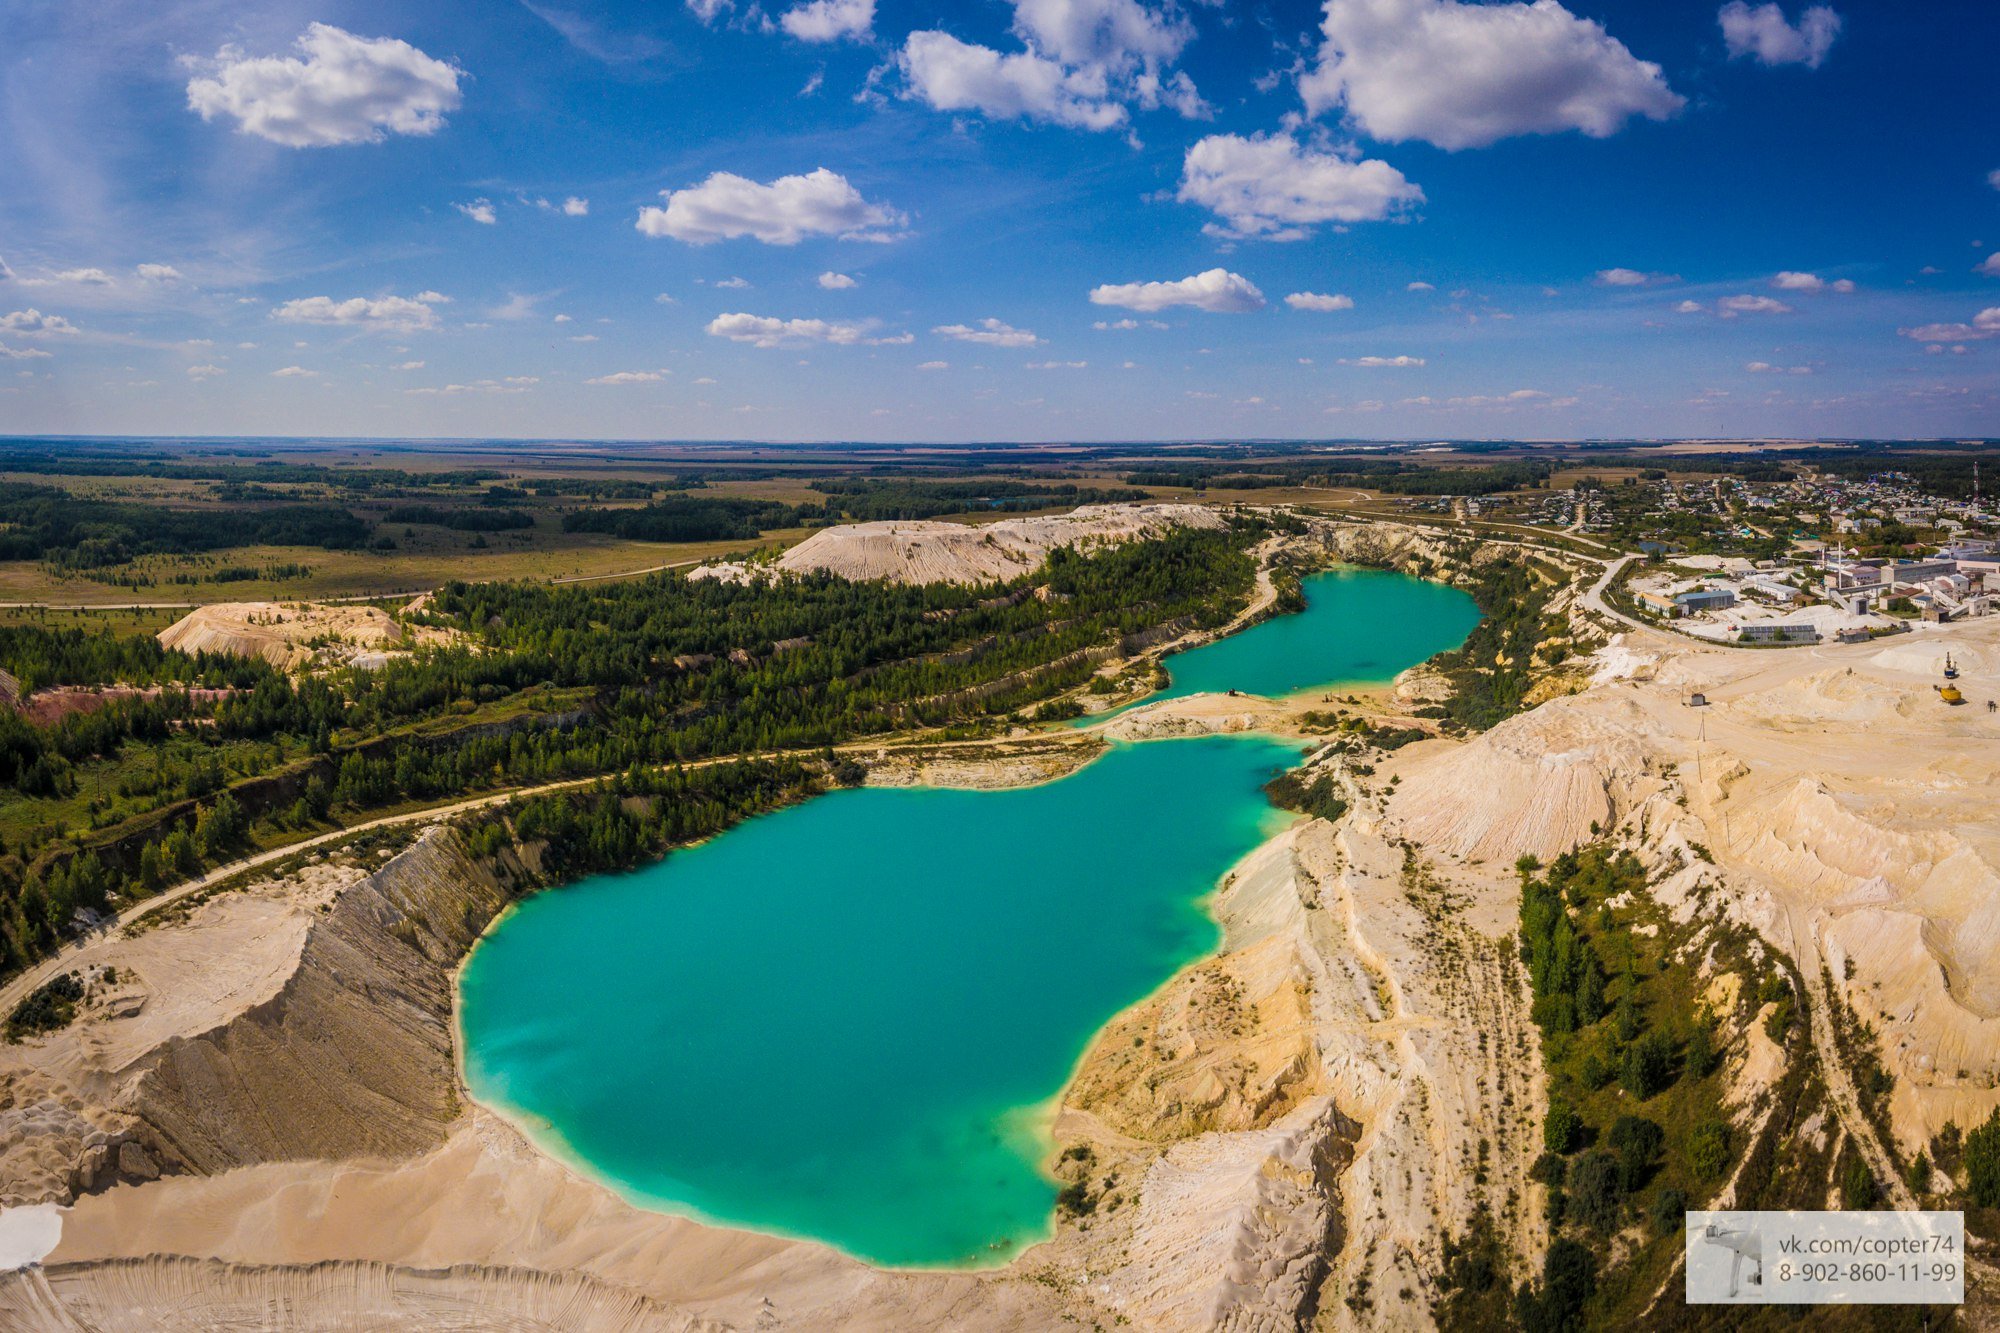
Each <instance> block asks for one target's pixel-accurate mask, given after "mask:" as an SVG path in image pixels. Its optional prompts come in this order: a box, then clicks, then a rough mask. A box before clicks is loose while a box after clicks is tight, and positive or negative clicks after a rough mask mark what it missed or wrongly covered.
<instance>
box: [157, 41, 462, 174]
mask: <svg viewBox="0 0 2000 1333" xmlns="http://www.w3.org/2000/svg"><path fill="white" fill-rule="evenodd" d="M297 47H298V54H297V55H290V56H250V55H245V54H244V53H243V51H242V50H241V49H240V48H237V47H234V46H225V47H223V48H222V49H221V50H220V51H218V52H216V54H215V57H214V59H212V60H208V61H198V62H194V67H195V69H196V70H197V72H196V74H195V77H194V78H192V79H190V80H189V81H188V86H187V97H188V107H189V109H190V110H193V111H196V112H198V113H200V115H201V118H202V119H203V120H214V119H215V118H216V117H218V116H226V117H228V118H229V119H231V120H233V121H235V122H236V125H237V128H238V129H239V130H240V131H241V132H243V133H245V134H254V135H256V136H257V137H258V138H260V139H269V140H270V141H271V142H272V143H279V144H284V145H285V146H286V147H288V148H326V147H331V146H334V145H338V144H354V143H379V142H381V140H383V139H384V138H386V137H387V136H388V135H390V134H416V135H423V134H435V133H436V132H437V131H438V129H439V128H440V127H442V126H443V124H444V118H445V115H446V113H448V112H452V111H456V110H457V109H458V106H459V100H460V95H459V88H458V80H459V71H458V69H457V68H456V67H455V66H453V65H450V64H447V63H446V62H445V61H442V60H435V59H433V58H431V57H430V56H427V55H425V54H424V53H423V52H422V51H419V50H418V49H417V48H416V47H414V46H411V45H410V44H409V43H408V42H403V41H398V40H396V39H395V38H392V37H357V36H355V35H354V34H353V33H351V32H346V31H344V30H342V29H340V28H336V27H334V26H332V25H331V24H327V23H315V24H313V25H312V26H311V27H309V28H307V29H306V31H305V35H304V36H303V37H300V38H299V40H298V43H297Z"/></svg>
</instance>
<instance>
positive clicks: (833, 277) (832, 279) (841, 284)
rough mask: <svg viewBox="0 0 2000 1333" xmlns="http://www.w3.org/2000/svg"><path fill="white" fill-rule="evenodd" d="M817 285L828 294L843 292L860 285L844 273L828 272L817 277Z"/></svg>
mask: <svg viewBox="0 0 2000 1333" xmlns="http://www.w3.org/2000/svg"><path fill="white" fill-rule="evenodd" d="M819 285H820V286H822V287H824V288H826V289H827V290H828V291H830V292H844V291H847V290H849V289H850V288H853V287H858V286H860V285H861V284H859V283H857V282H856V281H855V280H854V279H853V278H851V277H849V276H848V275H847V274H845V273H834V272H832V271H828V272H825V273H822V274H820V275H819Z"/></svg>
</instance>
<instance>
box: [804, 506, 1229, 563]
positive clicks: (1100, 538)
mask: <svg viewBox="0 0 2000 1333" xmlns="http://www.w3.org/2000/svg"><path fill="white" fill-rule="evenodd" d="M1221 526H1223V518H1222V516H1221V515H1220V514H1218V513H1216V512H1215V511H1214V510H1213V509H1209V508H1206V507H1204V506H1202V505H1190V504H1110V505H1085V506H1083V507H1082V508H1081V509H1077V510H1075V511H1073V512H1071V513H1068V514H1054V515H1046V516H1040V515H1038V516H1035V517H1026V518H1003V519H1001V520H1000V521H999V522H997V523H988V524H985V525H983V526H980V527H968V526H966V525H964V524H960V523H944V522H937V521H890V522H881V523H848V524H843V525H841V526H840V527H835V528H827V529H825V530H824V531H822V532H818V533H815V534H813V535H812V536H811V537H808V538H807V539H806V540H805V541H802V542H800V543H799V544H798V545H797V546H794V547H793V548H792V549H791V550H789V551H787V552H785V553H784V555H782V556H780V557H779V558H778V568H780V569H789V570H795V571H798V572H801V573H805V572H811V571H819V570H824V571H826V572H827V573H831V574H838V575H840V576H841V577H842V578H849V579H887V580H889V581H890V582H892V583H986V582H989V581H991V580H994V579H1010V578H1014V577H1016V576H1018V575H1021V574H1025V573H1027V572H1028V571H1029V570H1032V569H1034V568H1035V567H1036V566H1038V565H1040V564H1041V563H1042V561H1044V560H1046V559H1047V558H1048V554H1049V552H1050V551H1053V550H1054V549H1055V548H1056V547H1058V546H1086V545H1090V544H1092V543H1096V542H1119V541H1131V540H1133V539H1134V538H1139V537H1157V536H1159V535H1161V534H1163V533H1165V532H1167V531H1169V530H1171V529H1173V528H1177V527H1178V528H1219V527H1221Z"/></svg>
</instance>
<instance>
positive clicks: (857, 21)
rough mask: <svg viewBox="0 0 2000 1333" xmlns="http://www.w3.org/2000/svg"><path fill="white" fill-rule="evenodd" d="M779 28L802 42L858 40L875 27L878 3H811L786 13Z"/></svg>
mask: <svg viewBox="0 0 2000 1333" xmlns="http://www.w3.org/2000/svg"><path fill="white" fill-rule="evenodd" d="M778 25H779V26H780V27H782V28H783V29H784V30H785V31H786V32H788V33H790V34H791V35H792V36H794V37H796V38H798V39H799V40H800V41H802V42H837V41H839V40H840V39H841V38H843V37H853V38H855V39H857V40H859V39H862V38H865V37H867V36H868V34H869V30H870V29H871V28H873V27H874V26H875V0H808V3H806V4H803V5H799V6H798V7H796V8H794V9H788V10H786V11H785V12H784V14H783V15H782V16H781V17H780V18H779V19H778Z"/></svg>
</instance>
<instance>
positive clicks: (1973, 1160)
mask: <svg viewBox="0 0 2000 1333" xmlns="http://www.w3.org/2000/svg"><path fill="white" fill-rule="evenodd" d="M1963 1161H1964V1163H1965V1188H1966V1192H1967V1193H1969V1194H1971V1195H1972V1201H1973V1202H1974V1203H1976V1204H1978V1205H1979V1206H1980V1207H1981V1208H2000V1111H1995V1112H1994V1113H1993V1114H1992V1115H1990V1116H1988V1117H1987V1118H1986V1123H1985V1124H1983V1125H1981V1126H1980V1127H1979V1128H1978V1129H1975V1130H1973V1131H1972V1132H1971V1133H1970V1134H1967V1135H1966V1136H1965V1148H1964V1152H1963Z"/></svg>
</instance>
